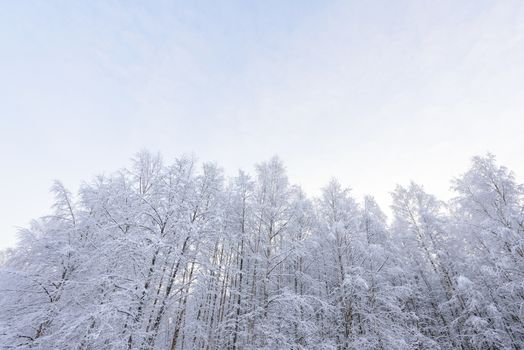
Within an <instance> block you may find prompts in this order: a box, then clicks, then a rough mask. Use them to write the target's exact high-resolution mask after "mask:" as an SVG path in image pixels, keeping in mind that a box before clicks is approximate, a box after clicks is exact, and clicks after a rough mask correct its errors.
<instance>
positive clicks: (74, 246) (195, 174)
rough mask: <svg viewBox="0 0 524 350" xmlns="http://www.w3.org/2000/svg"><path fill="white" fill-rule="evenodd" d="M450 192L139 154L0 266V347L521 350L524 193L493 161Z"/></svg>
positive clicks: (87, 188) (93, 184)
mask: <svg viewBox="0 0 524 350" xmlns="http://www.w3.org/2000/svg"><path fill="white" fill-rule="evenodd" d="M452 189H453V191H454V197H453V198H452V199H451V200H450V201H447V202H444V201H441V200H439V199H438V198H436V197H435V196H433V195H431V194H428V193H426V192H425V191H424V188H423V187H422V186H421V185H419V184H415V183H411V184H409V185H408V186H405V187H403V186H397V187H396V188H395V189H394V191H393V193H392V206H391V208H392V217H391V220H389V221H388V220H387V219H386V215H385V214H384V213H383V212H382V210H381V209H380V208H379V205H378V204H377V203H376V201H375V200H374V199H373V198H372V197H371V196H366V197H364V198H363V199H362V200H356V199H355V198H353V197H352V195H351V192H350V190H349V189H347V188H345V187H343V186H342V185H341V184H340V183H339V182H337V181H336V180H332V181H330V182H329V183H328V184H327V185H326V186H325V187H324V188H323V189H322V193H321V195H320V196H319V197H318V198H310V197H308V196H307V195H306V194H305V193H304V192H303V191H302V190H301V189H300V187H298V186H295V185H293V184H290V183H289V181H288V178H287V176H286V171H285V167H284V165H283V163H282V162H281V161H280V160H279V159H278V158H277V157H275V158H272V159H270V160H269V161H266V162H262V163H259V164H258V165H257V166H256V168H255V172H254V174H252V175H250V174H247V173H245V172H242V171H240V172H239V173H238V175H237V176H235V177H231V178H226V177H225V176H224V174H223V171H222V170H221V169H220V168H219V167H218V166H217V165H216V164H213V163H203V164H199V163H197V162H196V161H195V160H194V159H192V158H188V157H181V158H179V159H176V160H175V161H173V162H172V163H169V164H165V163H164V162H163V160H162V158H161V156H160V155H157V154H151V153H148V152H145V151H143V152H140V153H138V154H137V155H136V156H135V157H134V158H133V161H132V164H131V166H130V167H129V168H128V169H123V170H121V171H118V172H116V173H115V174H113V175H110V176H98V177H96V178H94V179H92V180H91V181H90V182H86V183H85V184H83V185H82V186H81V188H80V189H79V191H78V193H77V194H76V195H75V196H73V195H72V194H71V193H70V192H69V191H68V190H67V189H66V188H65V187H64V186H63V185H62V184H61V183H60V182H56V183H55V184H54V185H53V187H52V191H53V193H54V195H55V202H54V206H53V211H52V213H50V214H49V215H48V216H45V217H42V218H39V219H37V220H34V221H33V222H32V224H31V226H30V227H29V228H27V229H23V230H21V231H20V233H19V237H20V240H19V244H18V246H17V247H16V248H14V249H10V250H7V251H5V252H3V256H2V258H1V259H0V263H1V269H0V345H1V347H2V349H10V348H32V349H97V350H98V349H172V350H175V349H337V350H338V349H383V350H389V349H465V350H468V349H515V350H517V349H521V348H524V197H523V194H524V187H523V186H522V185H521V184H519V183H517V182H516V180H515V177H514V175H513V174H512V172H511V171H510V170H508V169H507V168H505V167H503V166H500V165H498V164H497V162H496V160H495V157H494V156H492V155H490V154H488V155H486V156H482V157H474V158H473V159H472V162H471V167H470V169H469V170H468V171H467V172H466V173H464V174H462V175H461V176H459V177H457V178H456V179H454V180H453V181H452Z"/></svg>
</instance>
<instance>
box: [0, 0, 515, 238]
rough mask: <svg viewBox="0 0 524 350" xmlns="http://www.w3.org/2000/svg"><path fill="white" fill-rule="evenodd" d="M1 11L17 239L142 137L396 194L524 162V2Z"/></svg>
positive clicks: (7, 210)
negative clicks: (480, 163) (67, 191)
mask: <svg viewBox="0 0 524 350" xmlns="http://www.w3.org/2000/svg"><path fill="white" fill-rule="evenodd" d="M7 7H8V9H7V11H3V13H2V14H1V15H0V20H1V21H0V23H2V24H0V29H1V30H0V39H2V42H4V43H5V45H4V46H3V47H2V48H0V50H1V52H0V53H1V54H0V74H1V76H2V79H1V83H0V96H2V97H0V98H2V99H3V100H2V103H1V105H0V118H1V121H2V129H1V135H0V136H1V141H0V146H1V149H2V150H1V151H0V152H1V156H2V158H3V159H4V162H5V170H3V174H2V180H4V181H3V182H4V183H8V184H9V186H8V188H7V190H6V191H5V194H4V196H3V198H2V200H1V202H0V210H1V211H2V212H3V213H4V215H3V219H2V222H0V230H1V236H0V246H9V245H12V244H13V242H14V232H15V229H14V226H15V225H19V226H23V225H26V224H27V222H28V220H29V219H31V218H34V217H37V216H39V215H43V214H46V213H47V210H48V209H47V208H48V206H49V205H50V202H51V196H50V195H49V194H48V193H47V189H48V187H49V186H50V184H51V181H52V179H53V178H59V179H62V180H64V182H65V184H66V185H68V186H69V187H71V188H72V189H75V188H76V187H78V185H79V184H80V182H81V181H82V180H88V179H89V178H90V177H91V176H93V175H94V174H97V173H100V172H111V171H114V170H116V169H118V168H120V167H122V166H125V165H126V164H127V160H128V159H129V157H130V156H131V155H132V154H133V153H134V152H136V151H138V150H139V149H140V148H143V147H147V148H149V149H151V150H160V151H162V153H163V154H164V155H165V157H166V158H168V159H171V158H173V157H174V156H178V155H181V154H183V153H192V152H194V153H195V154H196V155H197V156H198V157H200V159H203V160H214V161H217V162H218V163H219V164H221V165H222V166H224V167H225V168H226V169H227V170H228V172H229V173H234V172H235V171H236V169H237V168H239V167H241V168H247V169H251V167H252V164H253V163H254V162H258V161H261V160H263V159H265V158H267V157H270V156H271V155H272V154H275V153H277V154H279V155H280V156H281V157H282V158H283V159H284V161H285V162H286V164H287V168H288V171H289V174H290V177H291V178H292V181H295V182H298V183H300V184H301V185H302V186H303V187H304V188H305V189H306V190H307V191H308V192H310V193H312V194H315V193H318V189H319V188H320V187H322V186H323V184H324V183H325V182H326V181H327V180H328V179H329V178H330V177H331V176H337V177H338V178H339V179H340V181H341V182H342V183H344V184H346V185H348V186H351V187H352V188H354V193H355V194H357V195H358V196H361V195H363V194H364V193H371V194H374V195H375V196H376V197H377V198H378V199H379V201H380V203H381V204H382V206H384V207H387V205H388V204H389V191H391V190H392V189H393V188H394V185H395V184H396V183H406V182H408V181H409V180H410V179H413V180H415V181H417V182H420V183H422V184H424V185H425V186H426V188H427V189H428V191H430V192H434V193H435V194H437V195H439V196H441V197H443V198H446V197H449V196H450V193H449V191H448V187H449V179H450V178H451V177H453V176H456V175H458V174H459V173H460V172H462V171H464V170H465V169H466V167H467V165H468V160H469V158H470V157H471V156H472V155H474V154H479V153H485V152H486V151H488V150H489V151H491V152H493V153H494V154H496V155H497V156H498V158H499V160H500V161H501V162H502V163H503V164H505V165H507V166H508V167H510V168H511V169H513V170H515V171H516V173H517V174H524V164H523V163H522V161H521V160H522V151H521V150H522V149H523V148H524V140H523V138H522V137H521V134H522V131H523V130H524V118H522V111H523V110H524V96H523V95H524V89H522V86H521V85H522V81H523V78H524V66H523V65H522V63H521V62H524V10H523V5H522V4H521V3H520V2H518V1H460V2H457V1H449V2H433V1H428V2H421V1H400V2H394V3H393V2H390V1H378V2H346V1H340V2H319V3H315V2H307V3H303V2H289V3H287V2H286V3H285V4H284V3H282V2H280V1H274V2H273V1H269V2H263V3H244V2H227V3H223V2H221V3H220V4H219V3H213V2H194V3H193V2H192V3H191V4H190V5H189V4H187V3H186V4H184V3H178V2H174V3H172V2H155V3H148V4H145V3H120V2H90V3H86V4H80V3H70V2H52V3H48V4H46V5H44V4H43V3H38V2H34V3H24V4H10V5H8V6H7Z"/></svg>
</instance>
